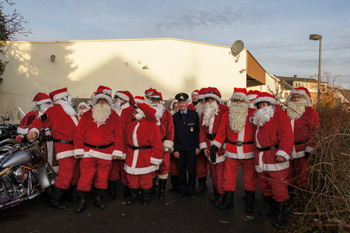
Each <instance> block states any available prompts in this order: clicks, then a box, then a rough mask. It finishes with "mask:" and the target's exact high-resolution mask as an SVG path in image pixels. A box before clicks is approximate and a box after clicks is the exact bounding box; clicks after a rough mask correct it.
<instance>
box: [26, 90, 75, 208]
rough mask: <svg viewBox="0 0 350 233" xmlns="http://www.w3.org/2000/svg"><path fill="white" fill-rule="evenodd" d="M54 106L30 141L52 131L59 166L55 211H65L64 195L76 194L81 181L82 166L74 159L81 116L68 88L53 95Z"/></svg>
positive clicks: (35, 125)
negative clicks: (75, 107)
mask: <svg viewBox="0 0 350 233" xmlns="http://www.w3.org/2000/svg"><path fill="white" fill-rule="evenodd" d="M50 98H51V99H52V100H53V102H54V106H53V107H51V108H49V109H48V110H47V111H46V112H45V113H44V114H43V115H42V116H41V117H40V118H37V119H36V120H34V122H33V124H32V126H31V127H30V128H29V133H28V139H36V138H37V137H38V136H39V133H40V130H41V129H43V128H48V129H49V130H50V132H51V134H52V137H53V141H54V145H55V150H56V159H57V160H58V163H59V169H58V174H57V177H56V182H55V185H53V193H52V197H51V207H53V208H57V209H65V208H66V206H65V205H64V204H63V203H62V197H63V195H64V191H65V190H67V189H68V188H69V190H71V191H74V186H75V185H76V184H77V182H78V178H79V163H78V160H77V159H75V158H74V146H73V140H74V134H75V129H76V126H77V125H78V116H77V113H76V112H75V110H74V108H73V107H72V105H73V97H72V96H71V95H70V93H69V92H68V90H67V88H62V89H58V90H56V91H53V92H51V93H50Z"/></svg>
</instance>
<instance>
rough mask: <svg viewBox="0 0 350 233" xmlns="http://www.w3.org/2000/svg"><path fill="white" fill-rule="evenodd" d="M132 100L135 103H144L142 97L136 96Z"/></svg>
mask: <svg viewBox="0 0 350 233" xmlns="http://www.w3.org/2000/svg"><path fill="white" fill-rule="evenodd" d="M134 99H135V102H136V103H146V102H145V97H143V96H139V95H138V96H135V97H134Z"/></svg>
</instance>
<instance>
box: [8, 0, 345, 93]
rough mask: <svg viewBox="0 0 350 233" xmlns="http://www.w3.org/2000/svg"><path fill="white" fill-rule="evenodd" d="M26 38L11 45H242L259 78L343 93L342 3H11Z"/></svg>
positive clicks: (198, 0)
mask: <svg viewBox="0 0 350 233" xmlns="http://www.w3.org/2000/svg"><path fill="white" fill-rule="evenodd" d="M13 1H14V2H15V3H16V4H15V5H14V6H13V7H9V6H7V5H5V8H6V9H5V11H7V12H10V11H13V10H14V9H16V10H17V12H18V13H19V14H21V15H22V16H24V17H25V19H27V20H28V21H29V23H28V24H26V25H25V27H26V28H27V29H30V30H31V31H32V34H31V35H29V36H28V37H24V36H22V35H18V36H17V37H16V39H17V40H19V41H21V40H25V41H56V40H97V39H133V38H163V37H174V38H179V39H186V40H193V41H199V42H205V43H212V44H219V45H227V46H231V45H232V43H233V42H234V41H235V40H238V39H239V40H243V41H244V43H245V48H247V49H248V50H249V51H250V52H251V53H252V54H253V56H254V57H255V58H256V59H257V60H258V62H259V63H260V64H261V65H262V66H263V67H264V68H265V70H266V71H268V72H270V73H272V74H275V75H279V76H293V75H294V74H296V75H298V76H299V77H305V78H309V77H310V76H312V75H317V72H318V48H319V47H318V46H319V43H318V41H310V40H309V35H310V34H313V33H315V34H321V35H323V39H322V73H323V70H326V71H328V72H329V73H331V74H333V75H334V76H336V75H341V76H340V78H338V82H337V83H338V84H341V85H342V87H344V88H350V1H349V0H264V1H263V0H244V1H242V0H215V1H209V0H172V1H170V0H128V1H127V0H101V1H96V0H25V1H23V0H22V1H19V0H13Z"/></svg>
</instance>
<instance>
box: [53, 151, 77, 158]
mask: <svg viewBox="0 0 350 233" xmlns="http://www.w3.org/2000/svg"><path fill="white" fill-rule="evenodd" d="M72 156H74V150H66V151H62V152H60V153H57V154H56V159H57V160H59V159H64V158H68V157H72Z"/></svg>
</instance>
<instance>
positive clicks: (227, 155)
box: [225, 151, 255, 159]
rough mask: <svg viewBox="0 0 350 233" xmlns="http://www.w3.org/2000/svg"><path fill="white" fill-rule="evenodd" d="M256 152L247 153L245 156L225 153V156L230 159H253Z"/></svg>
mask: <svg viewBox="0 0 350 233" xmlns="http://www.w3.org/2000/svg"><path fill="white" fill-rule="evenodd" d="M254 154H255V152H254V151H253V152H249V153H245V154H243V155H241V154H237V153H232V152H228V151H225V156H226V157H227V158H230V159H253V158H254Z"/></svg>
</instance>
